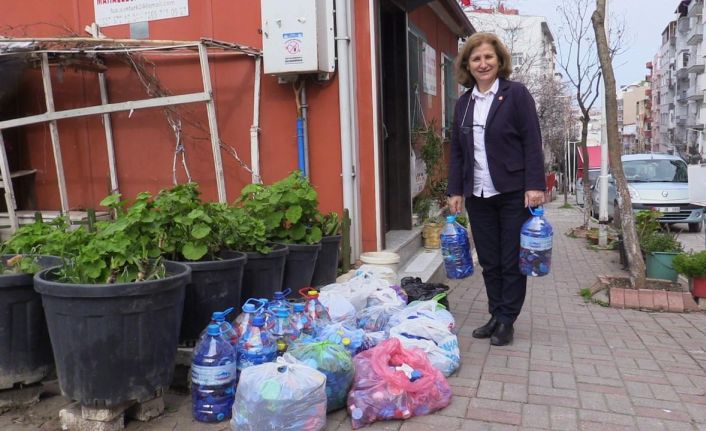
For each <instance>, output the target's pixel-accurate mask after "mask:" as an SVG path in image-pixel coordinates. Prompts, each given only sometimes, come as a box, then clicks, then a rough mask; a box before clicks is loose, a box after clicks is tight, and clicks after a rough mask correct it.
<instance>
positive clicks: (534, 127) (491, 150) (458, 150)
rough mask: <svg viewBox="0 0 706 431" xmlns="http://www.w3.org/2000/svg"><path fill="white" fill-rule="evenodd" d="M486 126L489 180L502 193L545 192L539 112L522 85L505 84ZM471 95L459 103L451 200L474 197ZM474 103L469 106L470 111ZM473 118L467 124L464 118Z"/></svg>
mask: <svg viewBox="0 0 706 431" xmlns="http://www.w3.org/2000/svg"><path fill="white" fill-rule="evenodd" d="M499 84H500V85H499V88H498V92H497V93H496V94H495V97H494V98H493V102H492V103H491V105H490V111H489V112H488V119H487V121H486V123H485V151H486V155H487V157H488V168H489V170H490V178H491V179H492V180H493V185H494V186H495V189H496V190H497V191H498V192H500V193H509V192H515V191H519V190H524V191H527V190H542V191H543V190H545V187H546V186H545V177H544V155H543V153H542V135H541V132H540V129H539V119H538V118H537V108H536V105H535V103H534V99H533V98H532V95H531V94H530V92H529V91H528V90H527V88H526V87H525V86H524V85H522V84H521V83H519V82H514V81H508V80H506V79H502V78H500V82H499ZM471 93H472V89H471V90H468V91H466V93H464V94H463V95H462V96H461V97H460V98H459V99H458V102H456V109H455V111H454V123H453V129H452V131H451V154H450V160H449V184H448V189H447V192H448V194H449V195H450V196H454V195H458V196H471V195H473V167H474V164H475V163H474V150H473V107H474V105H475V102H474V101H473V98H472V97H471ZM469 99H470V105H469ZM466 106H468V113H467V114H466V119H465V121H464V123H463V124H461V120H462V119H463V113H464V111H465V110H466Z"/></svg>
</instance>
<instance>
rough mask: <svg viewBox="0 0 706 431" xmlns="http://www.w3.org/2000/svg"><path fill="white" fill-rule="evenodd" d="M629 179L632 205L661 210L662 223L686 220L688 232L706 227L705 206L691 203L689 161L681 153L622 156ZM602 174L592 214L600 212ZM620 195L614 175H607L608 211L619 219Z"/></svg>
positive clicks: (610, 215)
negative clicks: (705, 219) (704, 220)
mask: <svg viewBox="0 0 706 431" xmlns="http://www.w3.org/2000/svg"><path fill="white" fill-rule="evenodd" d="M621 160H622V162H623V171H624V172H625V179H626V180H627V182H628V190H629V191H630V199H631V200H632V208H633V210H634V211H635V212H637V211H641V210H656V211H659V212H661V213H662V217H661V218H660V219H659V221H660V222H661V223H665V224H674V223H686V224H688V225H689V232H700V231H701V230H702V229H703V217H704V213H703V207H700V206H697V205H693V204H691V203H689V179H688V175H687V165H686V162H684V160H682V159H681V158H680V157H678V156H672V155H668V154H629V155H624V156H622V158H621ZM600 182H601V178H598V180H597V181H596V184H595V186H594V187H593V190H592V197H593V208H592V211H593V214H594V215H598V198H599V191H600ZM618 214H619V213H618V196H617V194H616V190H615V181H614V180H613V177H609V178H608V215H609V217H611V218H612V219H613V220H616V219H618Z"/></svg>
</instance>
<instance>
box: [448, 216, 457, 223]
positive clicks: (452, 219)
mask: <svg viewBox="0 0 706 431" xmlns="http://www.w3.org/2000/svg"><path fill="white" fill-rule="evenodd" d="M455 221H456V216H455V215H447V216H446V223H453V222H455Z"/></svg>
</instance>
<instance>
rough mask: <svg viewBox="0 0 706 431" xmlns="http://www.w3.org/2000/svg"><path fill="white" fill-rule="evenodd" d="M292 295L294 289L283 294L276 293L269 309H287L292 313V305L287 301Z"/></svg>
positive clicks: (282, 292)
mask: <svg viewBox="0 0 706 431" xmlns="http://www.w3.org/2000/svg"><path fill="white" fill-rule="evenodd" d="M290 293H292V289H285V290H283V291H281V292H279V291H278V292H275V293H274V299H273V300H272V301H270V303H269V304H268V308H269V309H270V310H271V311H274V310H276V309H278V308H286V309H287V310H289V311H290V312H291V311H292V304H291V303H290V302H289V301H288V300H287V296H289V294H290Z"/></svg>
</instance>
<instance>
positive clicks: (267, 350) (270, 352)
mask: <svg viewBox="0 0 706 431" xmlns="http://www.w3.org/2000/svg"><path fill="white" fill-rule="evenodd" d="M264 326H265V319H264V317H263V316H260V315H258V316H255V317H254V318H253V319H252V322H251V325H250V327H249V328H248V330H247V331H245V334H243V336H242V337H240V340H238V348H237V349H236V350H237V356H238V378H240V373H241V372H242V371H243V369H245V368H247V367H251V366H253V365H259V364H264V363H265V362H272V361H274V360H275V358H276V357H277V346H276V344H275V342H274V340H273V339H272V337H271V336H270V334H269V333H268V332H267V331H266V330H265V329H264Z"/></svg>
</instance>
